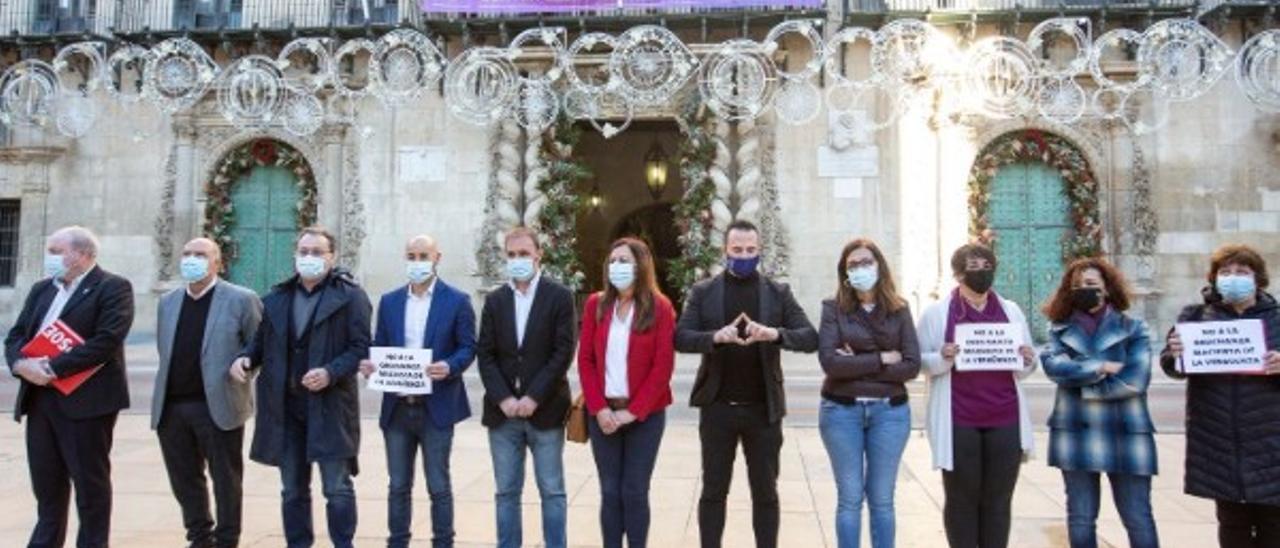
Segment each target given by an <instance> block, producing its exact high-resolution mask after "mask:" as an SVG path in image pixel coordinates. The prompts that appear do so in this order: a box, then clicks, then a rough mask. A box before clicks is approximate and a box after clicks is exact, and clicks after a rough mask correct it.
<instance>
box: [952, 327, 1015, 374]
mask: <svg viewBox="0 0 1280 548" xmlns="http://www.w3.org/2000/svg"><path fill="white" fill-rule="evenodd" d="M1016 333H1017V327H1016V326H1014V325H1013V324H1008V323H961V324H956V333H955V335H956V336H955V341H956V346H959V347H960V353H959V354H956V371H1019V370H1021V369H1022V355H1021V354H1019V353H1018V341H1019V337H1018V336H1016V335H1015V334H1016Z"/></svg>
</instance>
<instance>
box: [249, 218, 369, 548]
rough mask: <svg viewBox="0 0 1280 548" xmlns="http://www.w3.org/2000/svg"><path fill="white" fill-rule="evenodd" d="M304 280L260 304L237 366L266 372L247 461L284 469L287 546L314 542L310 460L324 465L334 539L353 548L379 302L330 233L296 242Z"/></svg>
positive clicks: (314, 232)
mask: <svg viewBox="0 0 1280 548" xmlns="http://www.w3.org/2000/svg"><path fill="white" fill-rule="evenodd" d="M295 247H296V249H295V253H296V256H295V257H294V262H295V265H294V270H295V271H296V272H297V274H296V275H294V276H292V277H290V278H289V279H288V280H285V281H284V282H282V283H280V284H279V285H277V286H275V287H274V288H272V290H271V292H270V293H268V294H267V296H266V297H265V298H263V299H262V305H263V318H262V323H260V324H259V325H258V333H257V335H256V336H255V337H254V340H253V342H251V343H250V344H249V346H248V348H246V349H245V350H244V352H243V353H242V357H240V358H237V359H236V361H235V362H233V363H232V364H231V371H230V374H231V376H232V377H233V378H234V379H236V380H237V381H240V382H246V381H247V380H248V377H249V371H250V370H251V369H254V368H258V367H261V369H262V375H261V377H260V378H258V381H257V383H258V385H257V407H258V415H257V419H256V422H255V423H254V425H255V428H254V431H253V445H252V446H251V447H250V448H249V458H251V459H253V460H255V461H257V462H260V463H263V464H266V465H269V466H277V467H279V468H280V480H281V483H283V484H284V485H283V493H282V498H283V501H282V514H283V518H284V531H285V541H286V542H287V543H288V546H289V547H290V548H294V547H309V546H311V544H312V543H313V542H314V541H315V539H314V534H313V530H312V527H311V464H312V463H316V464H317V465H318V467H319V468H320V480H321V484H322V486H323V489H324V498H325V503H326V504H325V515H326V517H327V519H328V522H329V540H330V542H332V543H333V546H335V547H337V548H345V547H350V546H352V537H353V536H354V535H355V532H356V498H355V487H354V485H353V484H352V481H351V476H354V475H355V474H356V471H357V470H358V468H357V462H356V456H357V455H359V453H360V394H359V386H358V383H357V381H356V372H357V371H358V368H359V365H360V360H362V359H364V358H365V357H367V356H368V355H369V342H370V340H371V339H372V337H371V336H370V333H369V317H370V310H371V308H372V306H371V305H370V304H369V296H368V295H366V294H365V292H364V289H363V288H361V287H360V286H359V285H358V284H356V282H355V280H353V279H352V278H351V275H350V274H349V273H347V272H346V271H344V270H341V269H338V268H335V267H334V257H335V252H336V251H337V249H336V242H335V241H334V238H333V235H331V234H330V233H329V232H328V231H326V230H324V229H323V228H318V227H311V228H306V229H303V230H302V234H301V235H300V236H298V240H297V243H296V246H295Z"/></svg>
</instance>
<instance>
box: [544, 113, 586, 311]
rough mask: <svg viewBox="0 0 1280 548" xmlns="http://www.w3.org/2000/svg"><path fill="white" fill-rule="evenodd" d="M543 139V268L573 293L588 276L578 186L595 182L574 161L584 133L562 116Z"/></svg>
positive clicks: (583, 167)
mask: <svg viewBox="0 0 1280 548" xmlns="http://www.w3.org/2000/svg"><path fill="white" fill-rule="evenodd" d="M549 133H550V135H549V136H547V135H545V134H544V136H543V139H542V148H541V155H542V158H543V161H544V162H543V163H544V165H545V166H546V168H547V174H546V176H545V177H543V178H542V179H541V180H539V181H538V191H539V192H540V193H541V194H542V199H543V200H544V204H543V206H542V209H541V210H539V211H538V216H537V224H538V229H539V232H540V234H541V236H542V238H543V242H542V249H543V252H542V268H543V270H544V271H545V272H547V273H548V274H550V275H551V276H552V277H554V278H556V279H557V280H560V281H562V282H564V284H565V285H568V286H569V288H570V289H573V290H575V291H576V290H577V289H578V288H579V287H581V286H582V282H583V281H584V280H585V279H586V275H585V274H584V273H583V271H582V259H581V258H580V257H578V250H577V240H578V234H577V233H578V227H577V225H578V214H579V213H581V212H582V209H583V204H584V201H583V198H582V193H581V192H580V191H579V190H578V188H577V187H578V182H579V181H583V180H587V179H590V178H591V169H590V168H588V167H587V165H586V163H585V162H583V161H582V160H579V159H577V158H574V156H573V147H575V146H577V144H578V139H579V138H580V137H581V134H582V130H581V129H579V128H578V127H576V126H574V124H573V121H572V120H570V119H569V118H567V117H565V116H561V117H560V119H559V120H557V122H556V126H555V128H554V129H552V130H551V131H550V132H549Z"/></svg>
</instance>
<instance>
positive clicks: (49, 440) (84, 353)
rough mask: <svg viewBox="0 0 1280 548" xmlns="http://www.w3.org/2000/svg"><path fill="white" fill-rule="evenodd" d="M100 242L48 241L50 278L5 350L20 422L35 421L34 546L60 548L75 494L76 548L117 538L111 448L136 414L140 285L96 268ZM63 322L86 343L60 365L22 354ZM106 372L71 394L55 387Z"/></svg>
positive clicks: (70, 233) (84, 232)
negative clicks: (120, 419)
mask: <svg viewBox="0 0 1280 548" xmlns="http://www.w3.org/2000/svg"><path fill="white" fill-rule="evenodd" d="M97 257H98V240H97V238H96V237H95V236H94V235H93V233H92V232H90V231H89V230H88V229H85V228H83V227H78V226H72V227H67V228H63V229H61V230H58V231H57V232H54V233H53V235H51V236H49V239H48V242H47V245H46V250H45V257H44V272H45V275H46V276H47V277H46V278H45V279H43V280H40V281H39V282H36V284H35V285H34V286H32V288H31V292H30V293H29V294H28V295H27V300H26V302H25V303H24V304H23V306H22V312H21V313H20V314H19V315H18V321H17V322H16V323H14V325H13V328H12V329H10V330H9V335H8V337H6V338H5V341H4V349H5V358H6V359H7V360H8V363H9V369H10V371H12V372H13V374H14V376H16V377H20V378H21V383H22V385H21V387H19V389H18V401H17V403H16V404H15V405H14V418H15V419H17V420H22V416H23V415H26V416H27V436H26V437H27V467H28V468H29V469H30V472H31V488H32V490H33V491H35V496H36V516H37V517H36V526H35V530H34V531H32V533H31V539H30V540H29V541H28V546H32V547H43V546H49V547H54V546H56V547H61V546H62V545H63V542H64V541H65V539H66V534H67V503H68V502H69V500H68V499H69V498H70V495H71V487H72V486H73V485H74V486H75V492H76V508H77V509H78V511H79V518H80V533H79V535H78V536H77V537H76V546H79V547H82V548H83V547H98V546H107V540H108V537H109V536H110V533H111V461H110V458H109V457H110V452H111V443H112V439H113V435H114V431H115V425H116V416H117V415H118V414H119V412H120V410H121V409H124V408H126V407H129V385H128V383H127V381H126V379H125V365H124V339H125V337H126V336H127V335H128V334H129V328H130V327H131V326H132V325H133V286H132V285H130V284H129V281H128V280H126V279H124V278H121V277H119V276H116V275H115V274H111V273H109V272H107V271H105V270H103V269H102V268H101V267H99V266H98V265H97ZM58 320H61V321H62V323H63V324H65V325H66V327H68V328H70V329H71V330H72V331H75V333H76V334H78V335H79V336H80V337H81V338H82V339H84V342H83V343H81V344H80V345H79V346H76V347H74V348H71V349H69V350H66V351H64V352H63V353H62V354H60V355H58V356H57V357H54V358H52V359H28V358H24V357H23V356H22V352H21V351H22V347H23V346H25V345H26V344H27V343H28V342H30V341H31V340H32V339H33V338H35V337H36V335H37V334H38V333H40V332H41V331H42V330H44V329H45V328H47V327H49V326H50V324H53V323H54V322H55V321H58ZM98 365H101V366H102V368H101V369H98V370H97V372H96V373H93V374H92V375H91V376H90V377H89V378H88V380H85V381H84V383H83V384H81V385H80V386H79V388H76V389H75V390H74V391H73V392H71V393H70V394H68V395H63V394H62V393H61V392H59V391H58V390H57V389H55V388H54V387H53V386H52V385H51V384H50V383H52V382H53V381H55V380H66V379H67V377H69V376H71V375H74V374H76V373H81V372H84V371H87V370H90V369H93V368H94V367H97V366H98Z"/></svg>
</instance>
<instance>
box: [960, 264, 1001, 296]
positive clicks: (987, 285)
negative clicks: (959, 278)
mask: <svg viewBox="0 0 1280 548" xmlns="http://www.w3.org/2000/svg"><path fill="white" fill-rule="evenodd" d="M995 281H996V271H995V269H991V268H988V269H986V270H966V271H964V285H965V287H968V288H969V289H972V290H973V291H974V292H975V293H986V292H987V290H988V289H991V284H992V283H994V282H995Z"/></svg>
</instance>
